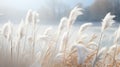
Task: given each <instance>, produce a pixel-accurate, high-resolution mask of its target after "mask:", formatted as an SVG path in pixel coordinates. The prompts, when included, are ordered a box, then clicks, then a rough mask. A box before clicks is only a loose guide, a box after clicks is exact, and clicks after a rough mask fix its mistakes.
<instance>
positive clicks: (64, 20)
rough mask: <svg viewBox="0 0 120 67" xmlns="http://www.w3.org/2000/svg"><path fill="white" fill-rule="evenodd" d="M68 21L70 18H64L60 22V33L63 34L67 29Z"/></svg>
mask: <svg viewBox="0 0 120 67" xmlns="http://www.w3.org/2000/svg"><path fill="white" fill-rule="evenodd" d="M67 20H68V18H67V17H63V18H62V19H61V20H60V24H59V26H58V31H59V32H61V31H62V30H63V29H64V28H65V27H67Z"/></svg>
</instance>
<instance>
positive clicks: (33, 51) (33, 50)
mask: <svg viewBox="0 0 120 67" xmlns="http://www.w3.org/2000/svg"><path fill="white" fill-rule="evenodd" d="M35 29H36V24H35V25H34V26H33V49H32V54H33V57H34V53H35ZM33 57H32V59H33Z"/></svg>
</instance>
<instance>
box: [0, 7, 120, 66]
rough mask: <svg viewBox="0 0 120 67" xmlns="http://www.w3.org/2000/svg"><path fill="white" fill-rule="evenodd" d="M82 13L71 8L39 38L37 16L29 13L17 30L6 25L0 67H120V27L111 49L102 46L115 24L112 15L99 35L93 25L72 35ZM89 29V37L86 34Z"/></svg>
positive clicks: (84, 27)
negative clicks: (109, 30) (76, 21)
mask: <svg viewBox="0 0 120 67" xmlns="http://www.w3.org/2000/svg"><path fill="white" fill-rule="evenodd" d="M82 11H83V9H82V8H79V7H78V6H77V7H75V8H73V9H72V10H71V12H70V14H69V16H68V17H63V18H62V19H61V20H60V23H59V25H58V26H57V29H54V27H47V28H46V29H43V32H42V34H41V33H39V31H40V32H41V29H39V28H38V25H37V22H38V20H39V19H38V16H39V14H38V13H37V12H36V11H33V10H31V9H30V10H29V11H28V13H27V15H26V17H25V19H23V20H21V22H20V24H19V25H18V28H15V27H14V24H12V22H7V23H5V24H4V25H3V27H2V28H1V30H0V33H1V34H0V67H119V66H120V60H119V59H120V58H119V56H120V46H119V45H118V44H119V43H120V42H119V39H120V27H119V28H118V29H117V30H116V31H115V33H114V37H113V39H112V43H110V44H111V46H109V47H104V46H101V45H104V42H102V41H104V40H105V41H106V42H107V43H109V38H106V37H105V36H103V35H105V34H104V33H105V32H104V31H105V30H106V29H109V27H111V26H112V24H113V23H114V20H113V19H114V18H115V15H111V13H110V12H109V13H108V14H106V16H105V17H104V19H103V20H102V21H101V22H102V26H101V28H99V30H101V31H100V32H98V33H96V31H92V28H96V27H94V26H92V25H93V23H84V24H82V25H80V28H79V29H78V31H77V32H74V31H73V30H74V29H73V27H74V25H73V24H74V23H75V20H76V19H77V17H78V16H79V15H82V14H83V12H82ZM72 26H73V27H72ZM90 27H91V28H90ZM88 28H89V31H91V33H89V32H86V31H88ZM14 30H15V31H14ZM85 30H86V31H85ZM106 31H107V30H106ZM88 33H89V34H88ZM73 34H74V35H73ZM77 35H78V36H77ZM111 35H112V34H111ZM106 36H108V37H110V36H109V35H106ZM105 45H108V44H106V43H105Z"/></svg>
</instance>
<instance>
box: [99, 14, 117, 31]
mask: <svg viewBox="0 0 120 67" xmlns="http://www.w3.org/2000/svg"><path fill="white" fill-rule="evenodd" d="M114 18H115V15H111V13H110V12H109V13H108V14H107V15H106V16H105V17H104V19H103V21H102V29H101V31H104V30H106V29H107V28H108V27H110V26H112V24H113V23H114V20H113V19H114Z"/></svg>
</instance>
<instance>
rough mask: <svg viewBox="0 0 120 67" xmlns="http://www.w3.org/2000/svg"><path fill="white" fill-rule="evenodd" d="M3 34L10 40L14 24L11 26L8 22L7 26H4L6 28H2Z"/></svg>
mask: <svg viewBox="0 0 120 67" xmlns="http://www.w3.org/2000/svg"><path fill="white" fill-rule="evenodd" d="M2 34H3V36H4V37H5V38H7V39H8V40H9V39H10V38H11V35H12V24H11V22H10V21H8V22H7V23H6V24H4V26H3V28H2Z"/></svg>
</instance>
